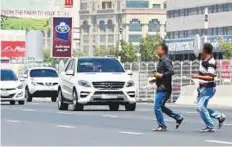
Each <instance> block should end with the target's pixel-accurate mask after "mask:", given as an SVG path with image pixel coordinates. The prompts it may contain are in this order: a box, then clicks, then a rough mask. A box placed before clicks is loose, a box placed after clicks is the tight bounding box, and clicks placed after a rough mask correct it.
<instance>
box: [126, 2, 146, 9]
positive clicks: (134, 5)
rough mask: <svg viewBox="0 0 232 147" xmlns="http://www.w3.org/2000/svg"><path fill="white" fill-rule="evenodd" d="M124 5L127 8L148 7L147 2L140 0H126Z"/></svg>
mask: <svg viewBox="0 0 232 147" xmlns="http://www.w3.org/2000/svg"><path fill="white" fill-rule="evenodd" d="M126 7H127V8H149V2H148V1H141V0H127V1H126Z"/></svg>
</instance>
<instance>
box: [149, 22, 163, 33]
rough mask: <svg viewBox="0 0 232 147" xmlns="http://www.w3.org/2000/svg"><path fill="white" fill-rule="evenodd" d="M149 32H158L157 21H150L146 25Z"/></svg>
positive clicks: (158, 24)
mask: <svg viewBox="0 0 232 147" xmlns="http://www.w3.org/2000/svg"><path fill="white" fill-rule="evenodd" d="M148 31H149V32H159V31H160V23H159V21H158V20H157V19H152V20H151V21H150V22H149V24H148Z"/></svg>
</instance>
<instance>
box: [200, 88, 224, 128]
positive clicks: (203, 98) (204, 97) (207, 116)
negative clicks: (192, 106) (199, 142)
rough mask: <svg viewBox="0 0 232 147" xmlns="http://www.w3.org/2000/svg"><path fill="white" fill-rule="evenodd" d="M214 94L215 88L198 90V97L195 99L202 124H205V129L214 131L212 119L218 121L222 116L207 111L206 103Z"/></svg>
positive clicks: (213, 111)
mask: <svg viewBox="0 0 232 147" xmlns="http://www.w3.org/2000/svg"><path fill="white" fill-rule="evenodd" d="M214 94H215V88H200V89H199V90H198V97H197V111H198V112H199V113H200V115H201V118H202V120H203V122H204V123H205V125H206V127H207V128H210V129H214V128H215V126H214V123H213V120H212V119H211V117H212V118H215V119H219V118H220V117H221V116H222V114H221V113H219V112H217V111H215V110H212V109H208V108H207V106H208V102H209V100H210V98H212V97H213V96H214Z"/></svg>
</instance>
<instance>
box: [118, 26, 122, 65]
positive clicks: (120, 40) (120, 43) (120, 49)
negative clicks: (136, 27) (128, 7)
mask: <svg viewBox="0 0 232 147" xmlns="http://www.w3.org/2000/svg"><path fill="white" fill-rule="evenodd" d="M118 51H119V56H118V60H119V61H121V51H122V28H120V29H119V45H118Z"/></svg>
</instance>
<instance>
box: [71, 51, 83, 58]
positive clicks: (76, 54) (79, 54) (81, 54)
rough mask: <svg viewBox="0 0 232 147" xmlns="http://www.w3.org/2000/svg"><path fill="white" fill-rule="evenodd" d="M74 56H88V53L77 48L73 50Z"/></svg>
mask: <svg viewBox="0 0 232 147" xmlns="http://www.w3.org/2000/svg"><path fill="white" fill-rule="evenodd" d="M72 56H73V57H79V56H86V54H85V53H83V52H80V51H77V50H73V51H72Z"/></svg>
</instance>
